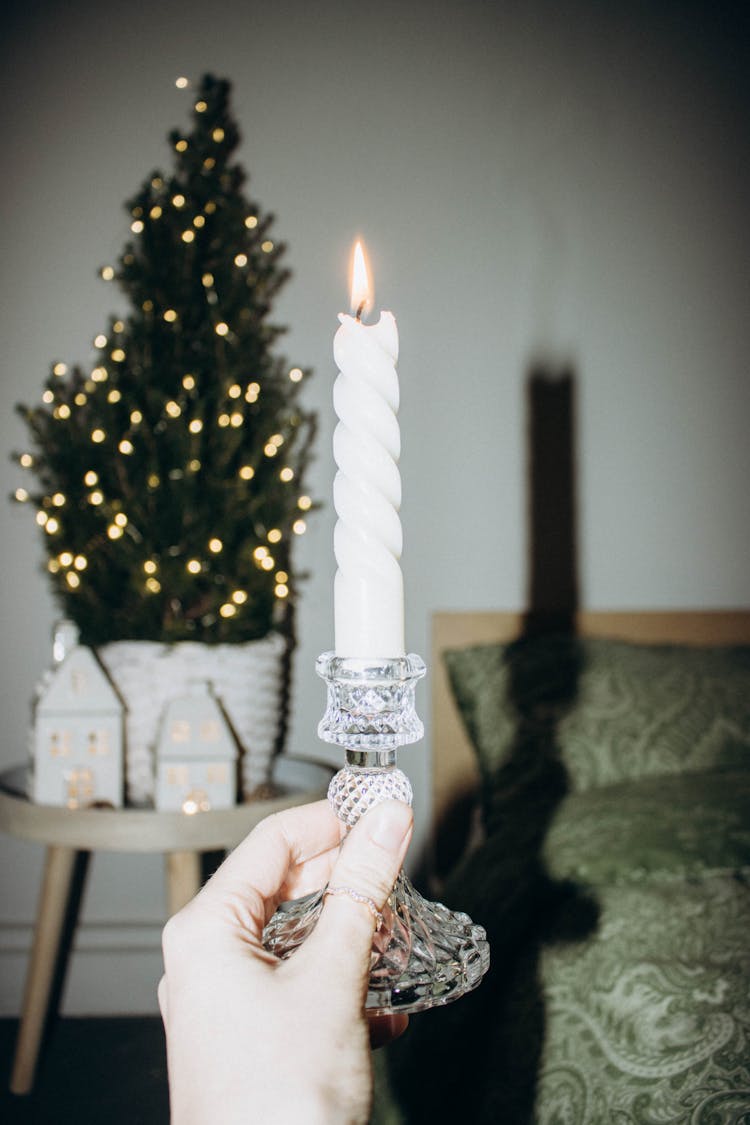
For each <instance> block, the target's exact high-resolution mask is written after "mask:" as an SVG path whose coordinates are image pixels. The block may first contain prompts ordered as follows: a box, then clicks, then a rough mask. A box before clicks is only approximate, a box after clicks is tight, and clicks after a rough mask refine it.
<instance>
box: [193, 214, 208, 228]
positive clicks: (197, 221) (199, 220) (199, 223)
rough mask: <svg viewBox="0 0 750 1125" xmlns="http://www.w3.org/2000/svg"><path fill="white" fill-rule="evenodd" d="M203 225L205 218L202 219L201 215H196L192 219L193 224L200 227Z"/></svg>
mask: <svg viewBox="0 0 750 1125" xmlns="http://www.w3.org/2000/svg"><path fill="white" fill-rule="evenodd" d="M205 225H206V220H205V219H204V217H203V215H196V216H195V218H194V219H193V226H194V227H198V228H199V229H200V227H205Z"/></svg>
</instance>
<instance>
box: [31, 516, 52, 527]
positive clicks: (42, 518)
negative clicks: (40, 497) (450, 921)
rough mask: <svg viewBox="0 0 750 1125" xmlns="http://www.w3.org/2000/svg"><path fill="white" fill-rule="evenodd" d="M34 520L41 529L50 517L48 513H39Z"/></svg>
mask: <svg viewBox="0 0 750 1125" xmlns="http://www.w3.org/2000/svg"><path fill="white" fill-rule="evenodd" d="M34 519H35V520H36V522H37V523H38V524H39V526H40V527H44V525H45V523H46V522H47V520H48V519H49V516H48V515H47V513H46V512H37V514H36V515H35V516H34Z"/></svg>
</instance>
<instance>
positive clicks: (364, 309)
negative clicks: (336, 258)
mask: <svg viewBox="0 0 750 1125" xmlns="http://www.w3.org/2000/svg"><path fill="white" fill-rule="evenodd" d="M372 298H373V292H372V285H371V284H370V275H369V271H368V269H367V261H366V260H365V252H364V250H363V248H362V243H361V242H359V241H358V242H355V244H354V252H353V254H352V288H351V308H352V312H353V313H354V314H355V315H356V317H357V320H359V319H360V317H361V316H363V315H364V314H365V313H368V312H369V311H370V309H371V308H372V303H373V302H372Z"/></svg>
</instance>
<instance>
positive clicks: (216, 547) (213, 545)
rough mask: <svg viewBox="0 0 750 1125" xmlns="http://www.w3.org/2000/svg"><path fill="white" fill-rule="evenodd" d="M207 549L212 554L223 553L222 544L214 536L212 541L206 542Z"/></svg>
mask: <svg viewBox="0 0 750 1125" xmlns="http://www.w3.org/2000/svg"><path fill="white" fill-rule="evenodd" d="M208 549H209V551H210V552H211V553H212V554H214V555H218V554H219V553H220V552H221V551H223V549H224V544H223V543H222V541H221V539H218V538H216V536H214V538H213V539H209V541H208Z"/></svg>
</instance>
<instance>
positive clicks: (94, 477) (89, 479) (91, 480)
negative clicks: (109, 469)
mask: <svg viewBox="0 0 750 1125" xmlns="http://www.w3.org/2000/svg"><path fill="white" fill-rule="evenodd" d="M83 483H84V484H87V485H88V486H89V488H93V486H94V485H95V484H98V483H99V474H98V473H95V472H94V470H93V469H89V471H88V472H87V473H84V475H83Z"/></svg>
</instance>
